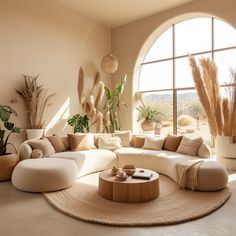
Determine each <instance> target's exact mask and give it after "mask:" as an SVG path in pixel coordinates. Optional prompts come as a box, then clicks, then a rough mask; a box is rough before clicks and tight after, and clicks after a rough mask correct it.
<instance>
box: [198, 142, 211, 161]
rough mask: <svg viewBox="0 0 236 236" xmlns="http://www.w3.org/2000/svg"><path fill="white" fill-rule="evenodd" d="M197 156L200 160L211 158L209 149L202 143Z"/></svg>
mask: <svg viewBox="0 0 236 236" xmlns="http://www.w3.org/2000/svg"><path fill="white" fill-rule="evenodd" d="M197 155H198V156H199V157H202V158H210V157H211V149H210V147H209V146H208V145H206V144H205V143H202V144H201V145H200V147H199V149H198V152H197Z"/></svg>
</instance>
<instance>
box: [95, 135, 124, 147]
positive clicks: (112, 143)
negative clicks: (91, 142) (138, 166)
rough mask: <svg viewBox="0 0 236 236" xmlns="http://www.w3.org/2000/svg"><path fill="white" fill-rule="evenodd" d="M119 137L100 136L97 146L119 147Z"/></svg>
mask: <svg viewBox="0 0 236 236" xmlns="http://www.w3.org/2000/svg"><path fill="white" fill-rule="evenodd" d="M121 147H122V146H121V139H120V137H106V136H101V137H99V139H98V148H101V149H108V150H115V149H118V148H121Z"/></svg>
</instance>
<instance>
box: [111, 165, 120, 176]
mask: <svg viewBox="0 0 236 236" xmlns="http://www.w3.org/2000/svg"><path fill="white" fill-rule="evenodd" d="M118 172H119V168H116V167H115V166H113V167H112V169H111V174H112V175H117V174H118Z"/></svg>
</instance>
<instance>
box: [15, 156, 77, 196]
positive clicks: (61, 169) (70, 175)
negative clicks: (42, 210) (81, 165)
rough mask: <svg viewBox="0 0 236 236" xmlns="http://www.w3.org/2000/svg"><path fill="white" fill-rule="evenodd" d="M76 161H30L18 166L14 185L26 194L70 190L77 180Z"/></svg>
mask: <svg viewBox="0 0 236 236" xmlns="http://www.w3.org/2000/svg"><path fill="white" fill-rule="evenodd" d="M77 171H78V170H77V167H76V164H75V162H74V161H72V160H65V159H56V158H43V159H28V160H23V161H21V162H19V163H18V164H17V166H16V167H15V169H14V171H13V173H12V184H13V185H14V187H16V188H17V189H20V190H22V191H26V192H48V191H56V190H61V189H65V188H69V187H71V186H72V184H73V183H74V182H75V180H76V176H77Z"/></svg>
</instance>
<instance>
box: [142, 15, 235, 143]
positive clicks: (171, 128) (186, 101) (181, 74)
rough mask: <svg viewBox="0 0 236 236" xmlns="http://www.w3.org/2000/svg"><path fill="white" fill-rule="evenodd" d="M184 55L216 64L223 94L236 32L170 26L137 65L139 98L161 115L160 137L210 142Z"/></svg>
mask: <svg viewBox="0 0 236 236" xmlns="http://www.w3.org/2000/svg"><path fill="white" fill-rule="evenodd" d="M188 54H191V55H193V56H194V57H195V58H196V59H197V60H198V59H199V58H201V57H209V58H211V59H213V60H214V61H215V62H216V64H217V67H218V76H219V80H220V84H221V86H222V91H223V90H224V89H223V87H224V86H226V83H227V82H229V78H230V73H229V68H230V67H232V68H235V66H236V30H235V29H234V28H233V27H231V26H230V25H228V24H227V23H225V22H223V21H221V20H218V19H215V18H208V17H204V18H194V19H190V20H186V21H183V22H180V23H178V24H173V25H172V26H171V27H170V28H168V29H167V30H166V31H165V32H163V33H162V34H161V35H160V36H159V37H158V38H157V39H156V41H155V42H154V43H153V45H152V46H151V47H150V49H149V50H148V52H147V54H146V56H145V59H144V61H143V62H142V63H141V70H140V75H139V86H138V87H139V92H141V93H142V97H143V101H144V102H145V103H146V104H149V105H151V106H153V107H155V108H156V109H157V110H158V111H160V112H162V113H163V114H164V115H165V118H164V120H163V122H162V128H161V134H167V133H177V134H184V135H187V136H189V137H196V136H201V137H203V138H204V139H205V140H209V142H210V140H211V137H210V132H209V128H208V123H207V120H206V117H205V114H204V113H203V111H202V108H201V105H200V102H199V99H198V96H197V93H196V90H195V88H194V83H193V78H192V74H191V68H190V66H189V62H188Z"/></svg>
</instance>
